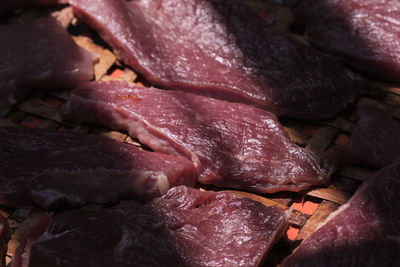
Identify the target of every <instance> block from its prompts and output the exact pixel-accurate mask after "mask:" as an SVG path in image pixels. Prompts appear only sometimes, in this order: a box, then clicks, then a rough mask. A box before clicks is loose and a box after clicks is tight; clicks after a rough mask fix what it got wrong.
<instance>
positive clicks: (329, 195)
mask: <svg viewBox="0 0 400 267" xmlns="http://www.w3.org/2000/svg"><path fill="white" fill-rule="evenodd" d="M307 195H309V196H313V197H318V198H322V199H325V200H329V201H332V202H335V203H338V204H344V203H346V202H347V200H349V198H350V197H351V194H349V193H347V192H342V191H340V190H338V189H336V188H330V187H328V188H318V189H314V190H311V191H309V192H307Z"/></svg>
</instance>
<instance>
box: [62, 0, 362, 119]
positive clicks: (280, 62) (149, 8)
mask: <svg viewBox="0 0 400 267" xmlns="http://www.w3.org/2000/svg"><path fill="white" fill-rule="evenodd" d="M69 2H70V4H71V5H72V6H73V8H74V13H75V15H76V16H77V17H78V19H80V20H81V21H83V22H85V23H87V24H88V25H90V26H91V27H92V28H93V29H95V30H96V31H98V33H99V34H100V36H102V38H103V39H104V40H106V42H107V43H108V44H109V45H110V46H111V47H112V48H113V49H114V52H115V54H116V55H117V57H118V58H119V59H120V60H122V61H123V62H124V63H125V64H127V65H129V66H131V67H132V68H134V70H135V71H137V72H138V73H140V74H141V75H142V76H143V77H144V78H145V79H146V80H147V81H149V82H150V83H151V84H153V85H156V86H159V87H162V88H168V89H174V90H182V91H189V92H191V93H196V94H201V95H206V96H210V97H214V98H219V99H223V100H228V101H234V102H243V103H247V104H253V105H256V106H258V107H261V108H265V109H268V110H270V111H272V112H274V113H275V114H276V115H278V116H279V115H286V116H291V117H296V118H303V119H319V118H326V117H331V116H333V115H335V114H336V113H338V112H339V111H340V110H342V109H343V108H345V107H346V106H347V105H348V104H349V103H351V102H352V101H353V100H354V99H355V98H356V96H357V95H358V94H359V93H360V92H361V91H362V90H363V89H364V88H365V86H364V84H363V83H362V82H361V81H360V80H359V79H358V77H356V76H355V75H354V74H353V73H351V72H350V71H348V70H347V69H345V68H344V67H343V66H342V65H341V64H340V63H339V62H338V61H336V60H335V59H332V58H330V57H326V56H322V55H320V54H318V53H316V52H315V51H313V50H312V49H310V48H309V47H308V46H306V45H304V44H303V43H301V42H299V41H297V40H295V39H292V38H290V37H288V36H287V35H285V34H283V33H280V32H278V31H276V30H274V29H272V28H269V27H266V25H265V22H264V21H263V20H262V19H261V18H259V17H258V15H257V14H255V13H253V11H251V10H250V9H249V8H247V7H246V6H244V5H241V4H239V3H234V2H233V1H221V0H185V1H176V0H167V1H166V0H163V1H161V0H156V1H154V0H152V1H149V0H139V1H132V2H128V3H127V2H125V1H122V0H100V1H96V5H93V4H92V1H90V0H70V1H69ZM116 14H118V15H116Z"/></svg>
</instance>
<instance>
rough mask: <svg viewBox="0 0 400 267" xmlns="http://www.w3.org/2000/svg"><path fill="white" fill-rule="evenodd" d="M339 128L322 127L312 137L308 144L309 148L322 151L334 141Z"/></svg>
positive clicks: (315, 151) (317, 151)
mask: <svg viewBox="0 0 400 267" xmlns="http://www.w3.org/2000/svg"><path fill="white" fill-rule="evenodd" d="M338 133H339V130H338V129H336V128H333V127H329V126H327V127H321V128H319V129H318V131H317V132H316V133H315V134H314V136H313V137H312V138H311V140H310V142H309V143H308V145H307V146H306V148H307V149H309V150H310V151H312V152H314V153H321V152H322V151H324V150H325V149H326V148H327V147H328V145H329V144H330V143H331V142H332V141H333V139H334V138H335V136H336V135H337V134H338Z"/></svg>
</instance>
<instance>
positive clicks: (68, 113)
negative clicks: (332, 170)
mask: <svg viewBox="0 0 400 267" xmlns="http://www.w3.org/2000/svg"><path fill="white" fill-rule="evenodd" d="M62 117H63V119H64V120H66V121H70V122H74V123H82V122H90V123H97V124H100V125H104V126H107V127H110V128H114V129H118V130H125V131H127V132H129V134H130V135H131V136H133V137H136V138H138V139H139V141H140V142H141V143H143V144H146V145H147V146H149V147H150V148H152V149H153V150H154V151H157V152H161V153H167V154H173V155H181V156H185V157H187V158H189V159H191V160H192V161H193V162H194V164H195V166H196V167H197V169H198V172H199V181H200V182H201V183H204V184H213V185H216V186H222V187H233V188H240V189H246V190H249V191H255V192H260V193H272V192H276V191H282V190H289V191H300V190H303V189H306V188H308V187H310V186H312V185H319V184H326V183H327V182H328V178H327V176H326V175H325V173H323V172H322V171H321V169H320V167H319V165H318V163H317V161H316V159H315V158H314V157H313V156H312V155H311V154H310V153H309V152H308V151H307V150H304V149H302V148H300V147H298V146H297V145H295V144H294V143H293V142H292V141H291V140H290V139H289V137H288V134H287V133H286V131H285V130H284V128H283V127H282V126H281V124H280V123H279V121H278V120H277V118H276V117H275V115H273V114H272V113H270V112H267V111H265V110H262V109H258V108H256V107H253V106H249V105H245V104H239V103H230V102H226V101H222V100H217V99H213V98H208V97H204V96H199V95H194V94H189V93H183V92H178V91H166V90H160V89H155V88H145V87H140V86H135V85H130V84H128V83H125V82H109V83H106V82H86V83H82V84H80V85H79V86H78V87H77V88H76V89H75V90H73V92H72V95H71V97H70V99H69V101H68V103H67V105H66V106H65V109H64V110H63V112H62Z"/></svg>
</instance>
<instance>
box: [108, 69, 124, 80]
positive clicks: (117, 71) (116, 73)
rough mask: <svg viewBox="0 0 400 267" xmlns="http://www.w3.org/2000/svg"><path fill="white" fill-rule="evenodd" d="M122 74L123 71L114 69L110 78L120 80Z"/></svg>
mask: <svg viewBox="0 0 400 267" xmlns="http://www.w3.org/2000/svg"><path fill="white" fill-rule="evenodd" d="M122 73H124V71H123V70H121V69H116V70H114V71H113V73H111V77H113V78H120V77H121V75H122Z"/></svg>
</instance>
